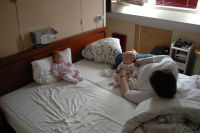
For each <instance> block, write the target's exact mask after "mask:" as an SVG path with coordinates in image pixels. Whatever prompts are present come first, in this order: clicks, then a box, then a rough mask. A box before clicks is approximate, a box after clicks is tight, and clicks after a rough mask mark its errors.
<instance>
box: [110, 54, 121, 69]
mask: <svg viewBox="0 0 200 133" xmlns="http://www.w3.org/2000/svg"><path fill="white" fill-rule="evenodd" d="M123 56H124V54H123V53H121V54H118V55H117V56H116V57H115V64H114V65H113V67H112V68H113V69H117V67H118V66H119V64H120V63H121V62H122V59H123Z"/></svg>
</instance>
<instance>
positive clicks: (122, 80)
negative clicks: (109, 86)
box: [120, 75, 130, 98]
mask: <svg viewBox="0 0 200 133" xmlns="http://www.w3.org/2000/svg"><path fill="white" fill-rule="evenodd" d="M120 86H121V87H120V91H121V93H122V96H123V97H124V98H125V93H126V91H128V90H130V88H129V85H128V83H127V81H126V77H125V76H123V75H122V76H120Z"/></svg>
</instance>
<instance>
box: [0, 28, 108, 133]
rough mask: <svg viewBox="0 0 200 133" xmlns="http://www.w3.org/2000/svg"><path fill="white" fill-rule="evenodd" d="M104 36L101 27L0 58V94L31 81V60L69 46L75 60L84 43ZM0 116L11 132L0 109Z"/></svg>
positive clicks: (74, 60)
mask: <svg viewBox="0 0 200 133" xmlns="http://www.w3.org/2000/svg"><path fill="white" fill-rule="evenodd" d="M105 37H107V28H106V27H103V28H99V29H95V30H92V31H88V32H84V33H80V34H78V35H74V36H71V37H67V38H65V39H62V40H58V41H55V42H53V43H50V44H48V45H45V46H43V47H40V48H37V49H29V50H26V51H24V52H21V53H18V54H14V55H11V56H8V57H5V58H2V59H0V74H1V76H0V96H2V95H4V94H6V93H9V92H11V91H14V90H16V89H18V88H20V87H22V86H24V85H26V84H28V83H31V82H33V76H32V66H31V62H32V61H34V60H38V59H42V58H44V57H48V56H51V55H52V53H53V52H54V51H59V50H64V49H66V48H71V53H72V61H73V62H76V61H78V60H80V59H82V58H83V57H82V56H81V50H82V49H83V48H84V47H85V46H86V45H88V44H89V43H91V42H94V41H96V40H99V39H102V38H105ZM0 116H1V117H3V118H1V117H0V127H2V126H3V127H4V129H5V132H12V133H13V132H14V130H13V129H12V128H11V127H10V126H9V125H8V123H7V122H6V121H5V118H4V116H3V114H2V112H1V111H0ZM1 121H3V123H2V122H1ZM0 132H1V129H0Z"/></svg>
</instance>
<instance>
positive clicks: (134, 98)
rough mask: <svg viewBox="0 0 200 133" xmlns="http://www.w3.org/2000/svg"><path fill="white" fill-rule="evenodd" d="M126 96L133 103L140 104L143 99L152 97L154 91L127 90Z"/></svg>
mask: <svg viewBox="0 0 200 133" xmlns="http://www.w3.org/2000/svg"><path fill="white" fill-rule="evenodd" d="M124 97H125V98H126V99H128V100H130V101H131V102H133V103H136V104H139V103H141V102H142V101H144V100H146V99H149V98H151V97H152V93H151V92H148V91H147V90H145V91H144V90H127V91H126V92H125V93H124Z"/></svg>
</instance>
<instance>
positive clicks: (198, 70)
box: [193, 49, 200, 75]
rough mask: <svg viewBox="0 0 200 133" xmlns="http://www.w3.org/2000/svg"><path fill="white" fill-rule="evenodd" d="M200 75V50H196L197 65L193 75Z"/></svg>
mask: <svg viewBox="0 0 200 133" xmlns="http://www.w3.org/2000/svg"><path fill="white" fill-rule="evenodd" d="M194 74H198V75H200V49H195V64H194V69H193V75H194Z"/></svg>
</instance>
